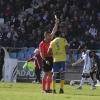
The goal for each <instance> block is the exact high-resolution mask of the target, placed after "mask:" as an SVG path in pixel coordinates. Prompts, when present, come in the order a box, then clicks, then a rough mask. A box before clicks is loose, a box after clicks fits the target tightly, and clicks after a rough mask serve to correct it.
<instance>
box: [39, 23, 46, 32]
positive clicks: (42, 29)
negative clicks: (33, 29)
mask: <svg viewBox="0 0 100 100" xmlns="http://www.w3.org/2000/svg"><path fill="white" fill-rule="evenodd" d="M38 29H39V30H41V32H42V33H44V31H45V26H44V24H43V22H40V24H39V27H38Z"/></svg>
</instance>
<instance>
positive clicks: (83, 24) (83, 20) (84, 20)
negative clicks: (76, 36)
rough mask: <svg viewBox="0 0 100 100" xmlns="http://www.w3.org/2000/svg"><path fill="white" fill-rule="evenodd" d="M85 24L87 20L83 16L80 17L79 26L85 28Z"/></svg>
mask: <svg viewBox="0 0 100 100" xmlns="http://www.w3.org/2000/svg"><path fill="white" fill-rule="evenodd" d="M86 25H87V20H86V19H85V18H84V17H81V26H82V28H84V29H85V28H86Z"/></svg>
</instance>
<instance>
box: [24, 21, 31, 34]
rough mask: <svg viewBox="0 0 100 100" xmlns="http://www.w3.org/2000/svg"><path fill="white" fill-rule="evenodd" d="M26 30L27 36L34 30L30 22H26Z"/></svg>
mask: <svg viewBox="0 0 100 100" xmlns="http://www.w3.org/2000/svg"><path fill="white" fill-rule="evenodd" d="M25 30H26V33H27V34H31V32H32V30H33V26H32V25H31V23H30V22H29V21H27V22H26V25H25Z"/></svg>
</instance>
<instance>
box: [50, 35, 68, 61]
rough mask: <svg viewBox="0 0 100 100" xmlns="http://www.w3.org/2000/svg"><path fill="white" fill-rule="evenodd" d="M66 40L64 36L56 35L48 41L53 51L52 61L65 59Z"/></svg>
mask: <svg viewBox="0 0 100 100" xmlns="http://www.w3.org/2000/svg"><path fill="white" fill-rule="evenodd" d="M66 45H68V42H67V40H66V39H64V38H60V37H57V38H55V39H54V40H53V41H51V43H50V47H51V48H52V53H53V62H61V61H66V60H67V59H66V49H65V46H66Z"/></svg>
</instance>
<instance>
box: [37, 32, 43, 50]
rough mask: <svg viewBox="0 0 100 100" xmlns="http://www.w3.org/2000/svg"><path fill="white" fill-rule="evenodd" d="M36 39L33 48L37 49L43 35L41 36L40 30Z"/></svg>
mask: <svg viewBox="0 0 100 100" xmlns="http://www.w3.org/2000/svg"><path fill="white" fill-rule="evenodd" d="M36 39H37V41H36V42H35V47H36V48H37V47H38V45H39V43H40V42H41V41H42V40H43V34H42V32H41V30H38V33H37V36H36Z"/></svg>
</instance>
